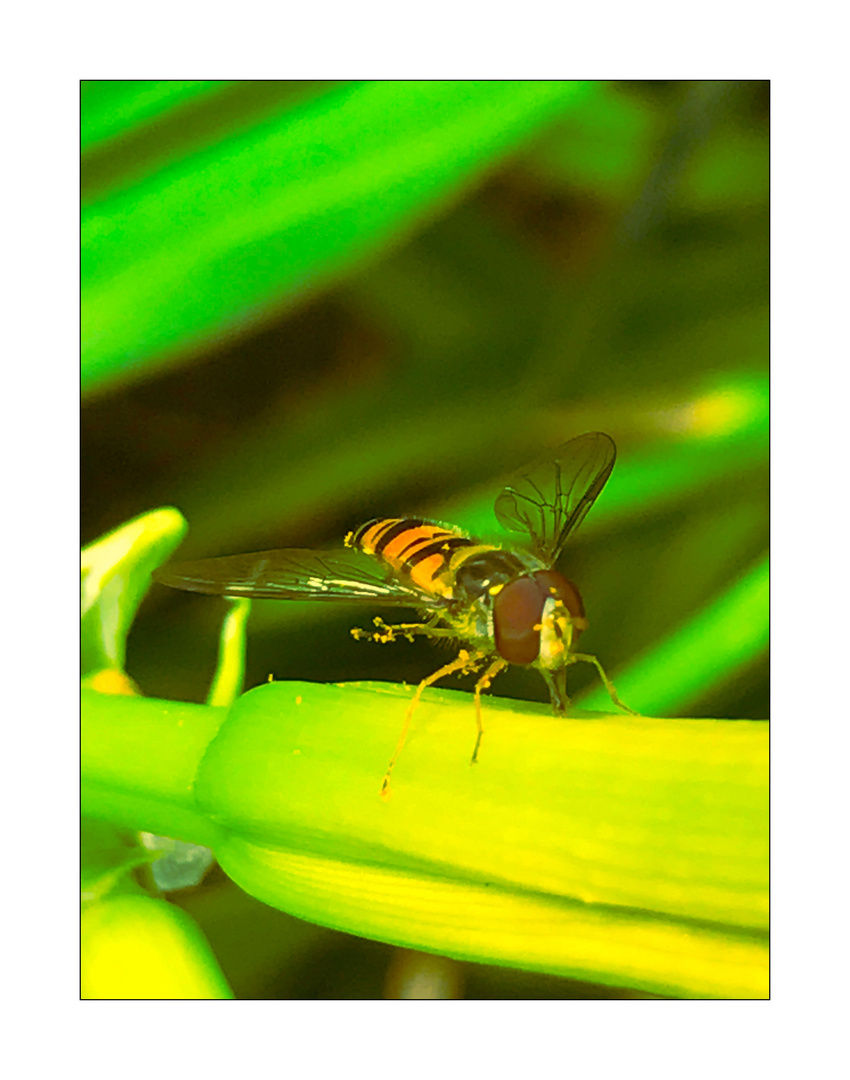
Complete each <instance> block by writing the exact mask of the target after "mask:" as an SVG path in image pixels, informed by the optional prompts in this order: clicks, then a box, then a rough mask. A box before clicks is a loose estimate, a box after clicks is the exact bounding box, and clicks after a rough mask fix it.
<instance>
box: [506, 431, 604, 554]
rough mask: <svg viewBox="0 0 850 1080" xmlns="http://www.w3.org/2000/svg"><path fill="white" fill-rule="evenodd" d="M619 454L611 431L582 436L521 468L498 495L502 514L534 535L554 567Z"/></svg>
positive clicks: (512, 528) (538, 550)
mask: <svg viewBox="0 0 850 1080" xmlns="http://www.w3.org/2000/svg"><path fill="white" fill-rule="evenodd" d="M616 457H617V448H616V447H615V445H614V440H613V439H612V438H611V437H610V436H609V435H605V434H604V433H603V432H601V431H592V432H589V433H588V434H586V435H579V436H578V438H576V439H571V440H570V441H569V442H567V443H564V445H563V446H561V447H559V448H558V449H557V450H555V451H554V453H552V454H550V455H547V456H546V457H545V458H540V459H538V460H537V461H532V462H531V463H530V464H528V465H526V466H525V468H523V469H520V470H519V471H518V472H517V473H516V474H515V475H514V476H513V477H512V478H511V480H510V481H509V482H508V483H507V484H506V485H505V487H504V488H503V489H502V491H501V493H500V494H499V497H498V498H497V499H496V505H495V508H494V509H495V511H496V517H497V518H498V519H499V522H500V524H501V525H502V526H503V527H504V528H506V529H509V530H510V531H511V532H521V533H525V534H526V535H527V536H529V537H530V538H531V541H532V544H533V547H534V553H535V554H536V555H537V556H538V558H540V559H542V560H543V561H544V562H546V563H548V564H549V565H550V566H551V565H553V564H554V563H555V561H556V560H557V558H558V556H559V555H560V553H561V549H562V548H563V546H564V544H565V543H566V540H567V537H568V536H569V535H570V533H571V532H573V531H574V530H575V529H577V528H578V526H579V525H580V524H581V522H582V521H583V520H584V516H585V514H586V513H587V512H588V510H589V509H590V508H591V506H593V504H594V502H595V501H596V497H597V496H598V495H599V492H600V491H601V490H602V489H603V488H604V487H605V483H606V481H607V480H608V477H609V476H610V475H611V470H612V469H613V468H614V460H615V458H616Z"/></svg>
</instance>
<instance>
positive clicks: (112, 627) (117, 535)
mask: <svg viewBox="0 0 850 1080" xmlns="http://www.w3.org/2000/svg"><path fill="white" fill-rule="evenodd" d="M185 532H186V522H185V520H184V519H183V517H182V516H181V515H180V513H179V512H178V511H177V510H172V509H171V508H170V507H166V508H164V509H161V510H152V511H151V512H150V513H147V514H142V515H141V516H140V517H138V518H135V519H134V520H133V521H128V522H127V523H126V525H121V526H119V528H117V529H115V530H114V531H113V532H111V533H109V534H108V535H107V536H103V537H101V538H100V539H99V540H96V541H95V542H94V543H93V544H89V546H88V547H87V548H85V549H84V550H83V552H82V555H81V559H80V571H81V583H80V593H81V595H80V603H81V615H82V626H81V635H82V636H81V651H80V665H81V675H82V676H83V677H92V676H95V675H96V674H97V673H99V672H101V671H102V670H104V669H107V670H117V671H119V672H123V669H124V655H125V652H126V647H127V634H128V632H129V630H130V626H131V625H132V623H133V619H134V618H135V617H136V611H137V610H138V607H139V604H140V603H141V602H142V599H143V598H144V595H145V593H146V592H147V591H148V589H149V588H150V584H151V573H152V571H153V570H155V569H156V568H157V567H158V566H161V565H162V564H163V563H164V562H166V561H167V560H168V558H169V557H170V556H171V555H172V553H173V552H174V551H175V550H176V549H177V547H178V546H179V544H180V541H181V540H182V539H183V535H184V533H185Z"/></svg>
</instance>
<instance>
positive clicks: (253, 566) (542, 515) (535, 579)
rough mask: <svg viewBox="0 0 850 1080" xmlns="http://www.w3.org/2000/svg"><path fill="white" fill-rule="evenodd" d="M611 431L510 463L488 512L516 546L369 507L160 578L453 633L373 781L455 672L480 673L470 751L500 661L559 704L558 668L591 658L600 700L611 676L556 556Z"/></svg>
mask: <svg viewBox="0 0 850 1080" xmlns="http://www.w3.org/2000/svg"><path fill="white" fill-rule="evenodd" d="M616 454H617V451H616V447H615V446H614V442H613V440H612V439H611V438H610V437H609V436H608V435H605V434H603V433H602V432H600V431H596V432H591V433H589V434H586V435H580V436H578V438H575V439H571V440H570V441H569V442H567V443H564V444H563V446H561V447H559V448H558V449H557V450H556V451H555V452H554V454H552V455H549V456H547V457H545V458H543V459H539V460H537V461H533V462H531V463H530V464H529V465H527V466H526V467H525V468H523V469H520V470H519V471H518V472H517V473H515V474H514V476H513V477H512V478H511V480H510V481H509V482H508V483H507V484H506V485H505V487H504V488H503V489H502V491H501V492H500V494H499V496H498V498H497V499H496V503H495V507H494V509H495V513H496V517H497V519H498V520H499V522H500V524H501V525H502V526H503V527H504V528H506V529H507V530H509V531H510V532H513V533H520V534H522V535H523V537H524V540H525V541H526V545H527V546H526V548H525V549H523V548H516V549H515V548H513V547H500V546H498V545H496V544H488V543H481V542H479V541H478V540H476V539H474V538H472V537H470V536H467V535H466V534H465V533H464V532H462V531H461V530H460V529H456V528H454V527H452V526H446V525H441V524H439V523H437V522H434V521H426V520H424V519H422V518H375V519H373V520H372V521H367V522H366V523H365V524H364V525H361V526H360V527H359V528H358V529H355V530H354V531H353V532H350V533H349V534H348V536H346V538H345V541H344V544H345V546H344V547H343V548H340V549H337V550H332V551H311V550H299V549H294V548H291V549H283V550H279V551H261V552H254V553H253V554H247V555H229V556H225V557H223V558H218V559H202V560H199V561H197V562H187V563H177V564H175V565H173V566H166V567H164V568H163V569H162V570H159V571H157V572H156V573H155V574H154V577H155V579H156V580H157V581H159V582H160V583H161V584H163V585H169V586H171V587H173V588H177V589H186V590H188V591H190V592H200V593H210V594H215V595H217V596H246V597H251V598H254V599H283V600H336V601H345V602H346V603H361V604H370V605H393V606H397V607H412V608H417V609H419V610H420V612H422V616H423V620H422V621H421V622H416V623H400V624H397V625H394V626H389V625H387V624H386V623H385V622H384V621H383V620H382V619H380V618H376V619H375V620H374V625H375V626H376V629H375V630H373V631H366V630H360V629H354V630H352V634H353V635H354V637H355V638H358V639H367V640H373V641H379V642H388V641H394V640H397V639H398V638H400V637H401V638H406V639H408V640H410V641H412V640H413V637H414V635H416V634H420V635H423V636H425V637H429V638H453V639H455V640H458V641H460V642H462V643H463V646H464V647H463V648H462V649H461V650H460V653H459V655H458V656H457V658H456V659H455V660H452V661H451V662H450V663H448V664H444V665H443V666H442V667H441V668H439V669H438V670H437V671H435V672H434V673H433V674H432V675H429V676H428V677H427V678H425V679H423V680H422V681H421V682H420V683H419V686H418V687H417V688H416V692H415V693H414V695H413V697H412V698H411V701H410V704H409V706H408V709H407V713H406V715H405V718H404V724H403V727H402V732H401V736H400V737H399V741H398V745H397V746H396V749H395V752H394V753H393V756H392V758H391V759H390V763H389V765H388V766H387V770H386V772H385V774H384V778H383V783H382V785H381V794H382V795H387V794H388V792H389V782H390V773H391V772H392V770H393V766H394V765H395V763H396V760H397V759H398V756H399V754H400V753H401V749H402V747H403V745H404V742H405V738H406V736H407V731H408V728H409V726H410V720H411V717H412V716H413V712H414V710H415V708H416V706H417V704H418V702H419V699H420V698H421V696H422V692H423V690H425V688H426V687H428V686H430V685H431V684H432V683H435V682H436V681H437V680H438V679H441V678H443V677H444V676H445V675H451V674H453V673H455V672H457V673H459V674H468V673H472V672H476V673H480V678H479V679H478V681H477V682H476V684H475V691H474V700H475V718H476V725H477V729H478V734H477V737H476V740H475V747H474V749H473V753H472V762H473V763H474V762H475V761H476V760H477V758H478V750H479V748H480V745H481V736H482V734H483V731H484V728H483V725H482V722H481V693H482V691H483V690H485V689H487V687H489V685H490V683H491V681H492V679H493V677H494V676H495V675H497V674H498V673H499V672H500V671H503V670H504V669H505V668H507V667H508V666H509V665H510V664H522V665H526V666H530V667H533V668H536V669H537V670H538V671H539V672H540V674H541V675H542V676H543V678H544V679H545V680H546V684H547V686H548V688H549V694H550V697H551V699H552V707H553V709H554V710H555V711H556V712H564V711H565V710H566V707H567V705H568V704H569V698H568V697H567V690H566V671H567V668H568V667H569V666H570V665H571V664H575V663H579V662H584V663H589V664H593V665H594V667H595V668H596V670H597V672H598V673H599V676H600V678H601V680H602V682H603V684H604V685H605V687H606V689H607V691H608V693H609V695H610V697H611V700H612V701H613V702H614V704H615V705H618V706H619V707H620V708H621V709H624V710H625V711H626V712H630V713H631V712H633V710H632V709H630V708H629V707H628V706H627V705H624V704H623V702H622V701H620V699H619V698H618V697H617V693H616V691H615V689H614V685H613V683H612V682H611V680H610V679H609V678H608V676H607V675H606V674H605V671H604V669H603V667H602V665H601V664H600V662H599V661H598V660H597V658H596V657H595V656H591V655H590V654H588V653H580V652H576V651H575V645H576V642H577V640H578V637H579V635H580V634H581V632H582V631H583V630H586V629H587V625H588V623H587V618H586V617H585V612H584V603H583V601H582V598H581V594H580V593H579V591H578V589H577V588H576V586H575V585H574V584H573V582H572V581H570V580H569V579H568V578H566V577H565V576H564V575H563V574H562V573H561V572H560V571H559V570H558V569H557V568H556V564H557V563H558V560H559V558H560V555H561V552H562V550H563V548H564V544H565V543H566V541H567V538H568V537H569V536H570V534H571V533H573V532H574V531H575V529H576V528H578V526H579V524H580V523H581V522H582V520H583V519H584V517H585V515H586V514H587V512H588V510H590V508H591V506H592V505H593V503H594V502H595V501H596V498H597V496H598V495H599V493H600V491H602V488H603V487H604V486H605V483H606V481H607V480H608V477H609V476H610V475H611V470H612V469H613V467H614V460H615V458H616Z"/></svg>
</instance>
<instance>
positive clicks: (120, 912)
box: [80, 896, 233, 1000]
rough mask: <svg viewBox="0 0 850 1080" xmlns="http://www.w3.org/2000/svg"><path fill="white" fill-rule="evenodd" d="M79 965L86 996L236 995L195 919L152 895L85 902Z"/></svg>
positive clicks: (84, 996) (111, 997)
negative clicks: (153, 897) (154, 898)
mask: <svg viewBox="0 0 850 1080" xmlns="http://www.w3.org/2000/svg"><path fill="white" fill-rule="evenodd" d="M80 968H81V984H82V985H81V989H80V993H81V996H82V997H83V998H84V999H87V998H100V999H103V998H110V999H128V998H129V999H132V1000H151V999H160V998H170V999H175V998H177V999H179V998H230V997H232V996H233V994H232V993H231V991H230V987H229V986H228V985H227V980H226V979H225V977H224V974H223V973H222V971H221V968H220V967H219V965H218V962H217V960H216V958H215V956H214V955H213V953H212V950H211V949H210V947H209V944H208V943H207V941H206V939H205V937H204V935H203V934H202V933H201V931H200V930H199V929H198V927H197V925H196V924H195V922H194V920H193V919H192V918H190V916H188V915H187V914H186V913H185V912H184V911H181V910H180V909H179V908H177V907H174V905H172V904H169V903H168V902H167V901H165V900H153V899H151V898H150V897H148V896H110V897H108V898H107V899H105V900H100V901H97V902H95V903H91V904H87V905H86V906H85V907H84V908H83V913H82V918H81V922H80Z"/></svg>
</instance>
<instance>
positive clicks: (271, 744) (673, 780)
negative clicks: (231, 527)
mask: <svg viewBox="0 0 850 1080" xmlns="http://www.w3.org/2000/svg"><path fill="white" fill-rule="evenodd" d="M408 696H409V695H407V694H404V693H400V692H399V691H398V690H397V689H395V688H392V687H385V688H381V689H376V688H369V687H363V688H361V689H357V688H354V687H350V686H349V687H343V688H335V687H323V686H311V685H309V684H294V685H293V684H272V685H269V686H264V687H261V688H258V689H257V690H254V691H252V692H251V693H249V694H248V695H246V696H245V697H243V698H242V699H240V701H239V702H238V703H237V705H236V706H235V708H234V709H233V710H232V712H231V716H230V718H229V719H228V722H227V723H226V724H225V725H224V726H223V727H222V729H221V731H220V732H219V735H218V737H217V738H216V740H215V742H214V744H213V745H212V746H211V747H210V750H209V752H208V753H207V755H206V756H205V758H204V761H203V764H202V767H201V770H200V774H199V777H198V781H197V785H196V791H197V795H198V799H199V802H200V804H201V806H203V807H205V808H206V810H207V812H208V813H210V815H211V816H213V817H214V818H215V820H216V821H217V822H218V823H219V824H220V825H221V826H222V827H223V830H224V831H223V834H222V841H221V842H220V844H219V845H218V846H217V848H216V856H217V858H218V859H219V861H220V862H221V864H222V865H223V866H224V868H225V869H226V870H227V871H228V873H230V874H232V875H233V876H234V878H235V880H236V881H237V882H238V883H239V884H240V885H241V886H242V887H243V888H245V889H247V890H248V891H249V892H252V893H254V894H255V895H257V896H258V897H260V898H261V899H263V900H265V901H266V902H267V903H274V904H277V905H278V906H280V907H282V908H284V910H287V911H289V912H290V913H293V914H297V915H299V916H300V917H302V918H308V919H313V920H314V921H317V922H320V923H324V924H326V925H330V926H334V927H336V928H337V929H345V930H348V931H350V932H352V933H361V934H366V935H368V936H375V937H378V938H380V939H382V940H387V941H391V942H395V943H397V944H402V945H408V946H412V947H416V948H423V949H431V950H433V951H438V952H446V953H448V954H450V955H455V956H459V957H463V958H467V959H475V960H479V961H486V962H489V963H501V964H507V965H515V966H519V967H529V968H535V969H537V970H542V971H549V972H552V973H557V974H562V975H571V976H573V977H581V978H594V979H597V980H599V981H603V982H611V983H614V984H624V985H633V986H641V987H643V988H644V989H650V990H654V991H657V992H661V993H678V994H692V995H697V996H698V995H703V994H705V995H715V996H761V995H763V994H764V993H766V982H765V980H766V933H767V763H766V762H767V758H766V754H767V725H766V724H758V723H747V722H736V723H724V722H720V721H688V720H677V721H658V720H652V719H646V718H638V719H632V718H621V717H613V716H604V715H600V714H582V715H581V717H580V718H574V719H567V720H565V719H562V718H553V717H552V716H551V714H550V713H549V712H548V710H544V709H540V708H535V707H529V706H526V707H523V708H517V707H516V706H514V705H512V704H511V703H507V702H498V701H494V700H491V701H489V702H488V704H487V708H486V712H485V736H484V742H483V745H482V752H481V757H480V761H479V764H478V765H476V766H475V768H472V767H470V765H469V754H470V752H471V749H472V743H473V741H474V720H473V710H472V702H471V700H470V696H469V695H466V694H459V693H454V692H450V691H444V692H441V693H438V694H433V695H426V698H427V701H426V702H424V703H423V704H422V705H421V706H420V709H419V711H418V712H417V714H416V717H415V721H414V730H413V733H412V735H411V738H410V741H409V744H408V745H407V746H406V748H405V750H404V753H403V754H402V756H401V758H400V760H399V764H398V766H397V770H396V773H395V775H394V789H395V790H394V794H393V796H392V797H391V798H390V800H388V802H383V801H382V800H381V799H380V798H379V797H378V794H377V792H378V788H379V786H380V779H381V774H382V772H383V766H384V764H385V762H386V760H387V758H388V756H389V754H390V752H391V750H392V746H393V745H394V742H395V737H396V729H397V728H398V727H399V726H400V724H401V720H402V717H403V715H404V709H405V706H406V701H407V699H408ZM641 970H642V971H644V975H643V977H639V976H638V975H637V974H636V973H637V972H639V971H641Z"/></svg>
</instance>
